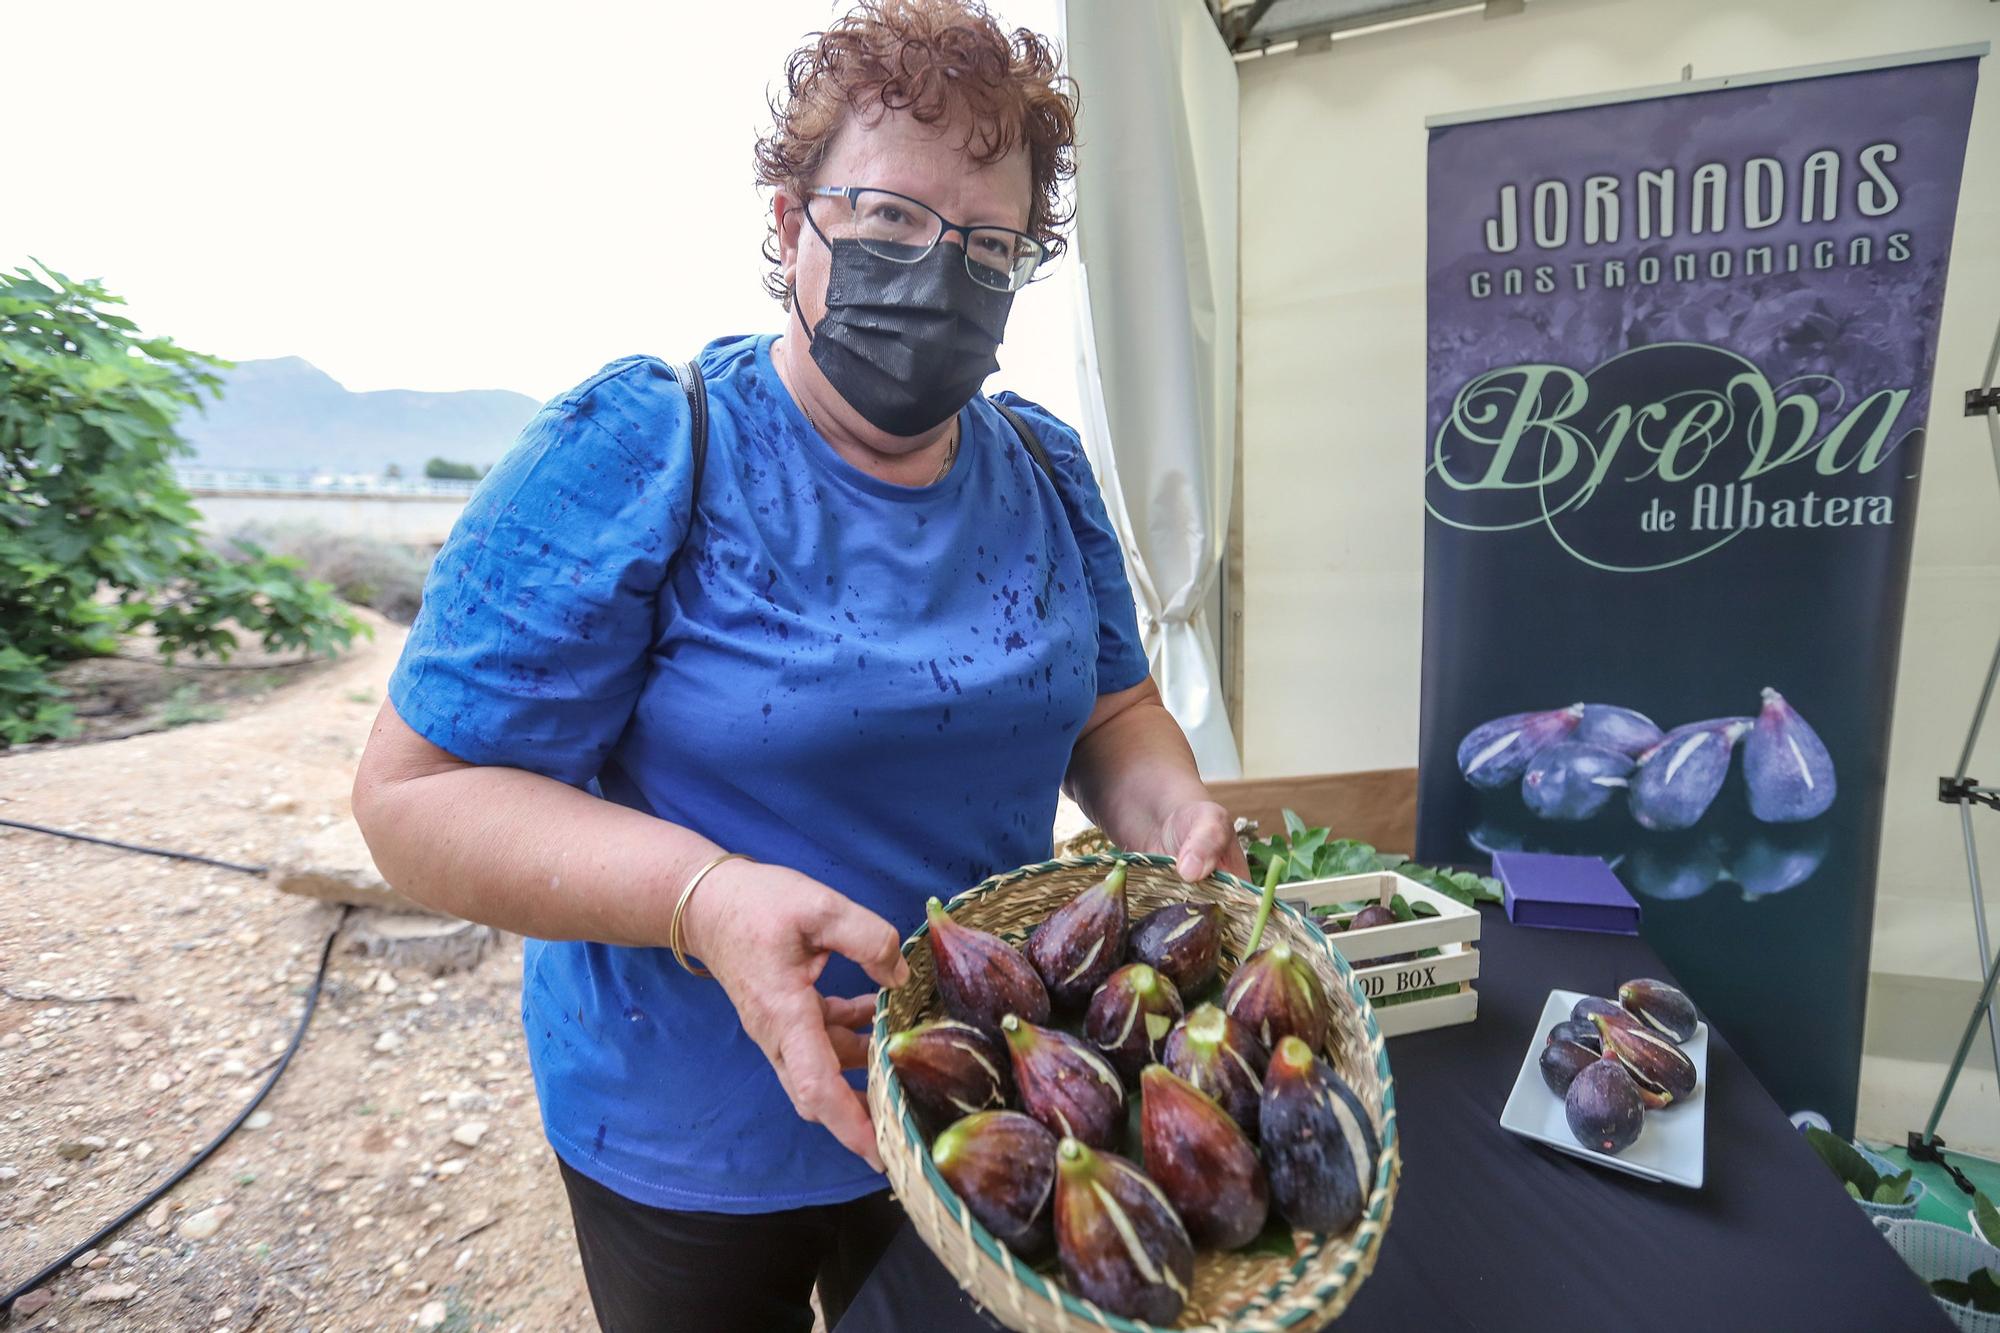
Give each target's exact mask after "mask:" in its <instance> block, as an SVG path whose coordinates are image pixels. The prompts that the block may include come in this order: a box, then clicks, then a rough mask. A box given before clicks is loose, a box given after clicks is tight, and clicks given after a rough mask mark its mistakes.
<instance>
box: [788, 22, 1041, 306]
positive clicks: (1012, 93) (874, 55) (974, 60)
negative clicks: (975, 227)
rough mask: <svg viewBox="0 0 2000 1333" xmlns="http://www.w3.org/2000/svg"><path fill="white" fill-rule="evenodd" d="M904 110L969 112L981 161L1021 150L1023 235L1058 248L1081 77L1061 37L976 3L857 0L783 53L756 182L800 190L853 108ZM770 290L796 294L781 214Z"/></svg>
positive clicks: (948, 114)
mask: <svg viewBox="0 0 2000 1333" xmlns="http://www.w3.org/2000/svg"><path fill="white" fill-rule="evenodd" d="M877 108H880V109H883V110H891V111H903V112H907V113H908V114H909V115H911V116H913V117H914V118H915V119H916V120H918V121H919V122H921V123H922V124H926V125H938V124H946V123H950V122H951V121H953V120H957V119H965V120H969V121H970V122H971V124H972V127H973V131H972V139H971V141H970V142H969V143H968V144H967V149H968V151H969V152H970V153H971V155H972V159H973V161H975V162H978V163H982V164H984V163H989V162H995V161H998V160H999V159H1000V158H1002V157H1005V156H1006V155H1007V154H1008V153H1010V152H1012V151H1013V150H1014V149H1015V148H1016V147H1025V148H1026V149H1027V153H1028V166H1029V171H1030V175H1031V179H1032V180H1033V182H1034V185H1033V193H1032V199H1031V201H1030V205H1029V211H1028V232H1029V234H1030V235H1032V236H1033V237H1034V238H1035V239H1036V240H1038V241H1040V242H1041V243H1042V244H1043V245H1045V246H1047V247H1048V253H1049V256H1050V257H1051V258H1053V257H1054V256H1056V255H1059V254H1061V253H1062V251H1063V248H1064V233H1065V229H1066V228H1067V227H1068V225H1069V223H1070V220H1071V215H1072V212H1073V210H1071V209H1068V208H1066V207H1065V205H1064V202H1063V196H1062V185H1063V183H1064V182H1065V181H1068V180H1069V179H1070V178H1071V177H1072V176H1074V175H1075V174H1076V151H1075V150H1076V111H1077V98H1076V84H1075V81H1074V80H1072V79H1071V78H1070V77H1069V76H1068V75H1066V74H1063V73H1061V55H1060V53H1059V52H1058V50H1057V48H1056V46H1055V44H1054V43H1052V42H1050V41H1049V40H1048V39H1047V38H1045V37H1042V36H1040V35H1039V34H1037V33H1034V32H1031V31H1030V30H1028V29H1027V28H1017V29H1015V30H1014V32H1013V34H1012V35H1011V36H1010V35H1008V34H1007V33H1005V32H1003V31H1002V30H1001V28H1000V25H999V23H997V22H996V21H995V20H994V18H993V16H992V15H991V14H989V13H988V12H987V10H986V6H985V5H984V4H983V3H981V0H862V2H861V3H860V4H857V5H856V6H855V7H854V8H853V9H852V10H851V11H849V12H848V13H847V14H845V15H843V16H842V17H841V18H840V19H839V20H838V21H836V22H835V23H833V24H832V25H831V26H829V27H828V28H827V30H826V31H824V32H818V33H814V34H812V40H811V41H809V42H807V44H806V45H804V46H801V47H800V48H799V49H798V50H796V51H794V52H792V54H791V58H790V59H788V60H787V61H786V62H785V90H784V92H783V94H782V95H780V96H775V97H773V98H772V99H771V118H772V121H773V125H772V127H771V132H770V133H769V134H766V135H765V136H763V137H762V138H760V139H758V140H757V150H756V163H757V182H758V184H760V185H766V186H769V187H771V188H773V189H782V190H788V191H790V192H791V193H792V194H794V195H795V196H802V195H803V194H804V192H805V190H806V189H808V188H810V187H811V185H812V184H813V177H814V175H815V174H816V173H817V172H818V171H819V168H820V165H821V163H822V162H823V161H824V160H825V158H826V153H827V148H828V146H829V145H830V144H831V143H832V142H833V137H834V134H835V133H836V132H837V131H838V130H839V129H840V127H841V125H842V123H843V122H844V120H845V118H846V117H847V115H848V114H849V113H860V114H864V115H865V114H869V113H871V112H872V111H874V110H875V109H877ZM764 257H765V258H766V259H768V260H770V261H771V264H772V271H771V272H770V273H769V274H767V275H766V276H765V278H764V287H765V289H766V290H767V291H769V292H770V293H771V295H772V296H774V297H776V298H777V299H778V300H779V301H781V302H785V301H788V300H789V296H788V293H787V291H786V287H785V280H784V278H783V276H782V275H781V274H780V273H779V272H778V265H779V263H780V262H781V261H780V258H779V250H778V233H777V226H776V224H775V222H774V223H773V224H772V228H771V235H770V237H769V238H768V239H767V240H766V241H765V242H764Z"/></svg>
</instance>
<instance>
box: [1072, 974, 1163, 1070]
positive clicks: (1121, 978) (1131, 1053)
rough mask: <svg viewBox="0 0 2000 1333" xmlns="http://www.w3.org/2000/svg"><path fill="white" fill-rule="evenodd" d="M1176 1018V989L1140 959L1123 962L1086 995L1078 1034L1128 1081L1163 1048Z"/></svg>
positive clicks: (1158, 1056) (1159, 1054)
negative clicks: (1085, 1011)
mask: <svg viewBox="0 0 2000 1333" xmlns="http://www.w3.org/2000/svg"><path fill="white" fill-rule="evenodd" d="M1180 1018H1181V993H1180V992H1179V991H1178V990H1176V989H1175V988H1174V985H1173V983H1172V982H1170V981H1168V980H1167V979H1166V978H1165V977H1163V976H1161V975H1160V974H1159V973H1158V972H1156V971H1154V970H1153V969H1152V968H1151V967H1148V966H1147V965H1146V964H1144V963H1127V964H1126V965H1125V966H1123V967H1121V968H1119V969H1118V970H1117V971H1116V972H1113V973H1112V974H1111V975H1110V976H1109V977H1107V978H1106V979H1105V982H1104V984H1103V985H1102V986H1099V987H1098V988H1097V994H1095V995H1093V996H1091V997H1090V1009H1089V1011H1088V1012H1087V1013H1086V1014H1085V1015H1084V1020H1083V1036H1084V1040H1086V1041H1088V1042H1089V1043H1090V1044H1091V1045H1092V1046H1095V1047H1096V1048H1097V1049H1098V1050H1100V1051H1102V1052H1104V1058H1105V1059H1107V1060H1109V1061H1110V1062H1111V1067H1112V1068H1113V1069H1116V1070H1117V1071H1118V1076H1119V1077H1120V1078H1122V1079H1124V1080H1125V1082H1126V1083H1127V1084H1132V1083H1137V1082H1138V1081H1139V1071H1140V1070H1142V1069H1144V1068H1145V1067H1146V1066H1147V1065H1149V1064H1152V1063H1153V1062H1154V1061H1155V1060H1158V1059H1159V1058H1160V1056H1161V1054H1162V1053H1163V1052H1164V1051H1165V1050H1166V1049H1167V1034H1168V1033H1169V1032H1172V1031H1173V1029H1174V1024H1175V1023H1178V1022H1179V1021H1180Z"/></svg>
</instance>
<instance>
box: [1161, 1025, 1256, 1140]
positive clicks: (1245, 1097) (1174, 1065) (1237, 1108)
mask: <svg viewBox="0 0 2000 1333" xmlns="http://www.w3.org/2000/svg"><path fill="white" fill-rule="evenodd" d="M1270 1058H1271V1057H1270V1052H1269V1051H1267V1050H1265V1049H1264V1045H1263V1043H1262V1042H1260V1041H1258V1040H1257V1034H1256V1033H1254V1032H1252V1031H1251V1030H1250V1029H1249V1028H1247V1027H1245V1026H1244V1025H1243V1024H1241V1023H1239V1022H1237V1021H1236V1020H1235V1019H1233V1018H1231V1017H1230V1016H1229V1015H1228V1014H1225V1013H1223V1012H1222V1010H1220V1009H1218V1008H1216V1007H1215V1006H1214V1005H1212V1004H1200V1005H1196V1006H1195V1008H1194V1011H1193V1012H1192V1013H1190V1014H1189V1015H1188V1016H1187V1017H1186V1018H1183V1019H1182V1020H1181V1021H1180V1023H1179V1025H1178V1026H1176V1027H1175V1028H1174V1030H1173V1031H1172V1032H1170V1033H1168V1034H1167V1050H1166V1058H1165V1060H1164V1061H1163V1063H1164V1064H1165V1065H1166V1066H1167V1068H1168V1069H1171V1070H1173V1072H1174V1073H1176V1074H1178V1075H1180V1076H1181V1077H1182V1078H1184V1079H1186V1080H1187V1081H1188V1082H1189V1083H1191V1084H1193V1085H1194V1086H1195V1087H1197V1088H1199V1089H1201V1091H1203V1092H1205V1093H1207V1094H1208V1095H1209V1096H1210V1097H1212V1098H1214V1099H1215V1101H1216V1104H1217V1105H1219V1106H1221V1107H1222V1109H1223V1110H1225V1111H1227V1112H1228V1113H1229V1118H1230V1119H1232V1120H1234V1121H1235V1122H1236V1123H1237V1124H1239V1125H1241V1126H1242V1127H1243V1132H1244V1133H1245V1134H1248V1135H1250V1136H1251V1137H1253V1138H1254V1137H1255V1136H1256V1134H1257V1107H1258V1103H1259V1102H1260V1101H1261V1099H1262V1098H1263V1095H1264V1066H1265V1064H1266V1063H1268V1062H1269V1060H1270Z"/></svg>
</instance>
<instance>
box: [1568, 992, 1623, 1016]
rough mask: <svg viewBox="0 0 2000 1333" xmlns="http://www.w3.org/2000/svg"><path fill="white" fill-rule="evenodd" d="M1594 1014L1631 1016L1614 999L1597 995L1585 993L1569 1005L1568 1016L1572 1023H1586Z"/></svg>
mask: <svg viewBox="0 0 2000 1333" xmlns="http://www.w3.org/2000/svg"><path fill="white" fill-rule="evenodd" d="M1595 1014H1604V1015H1606V1016H1608V1017H1611V1018H1625V1019H1629V1018H1631V1017H1632V1015H1630V1014H1628V1013H1626V1012H1625V1010H1624V1007H1623V1006H1621V1005H1620V1004H1619V1003H1618V1002H1617V1001H1616V1000H1607V999H1605V998H1603V997H1602V996H1599V995H1586V996H1584V997H1583V998H1582V999H1580V1000H1578V1001H1577V1002H1576V1003H1575V1004H1573V1005H1571V1006H1570V1007H1569V1017H1570V1021H1571V1022H1573V1023H1588V1022H1589V1021H1590V1020H1591V1017H1592V1016H1593V1015H1595Z"/></svg>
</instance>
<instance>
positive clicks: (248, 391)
mask: <svg viewBox="0 0 2000 1333" xmlns="http://www.w3.org/2000/svg"><path fill="white" fill-rule="evenodd" d="M223 379H224V381H225V388H224V391H223V396H222V401H221V402H215V401H213V400H208V399H204V405H205V406H206V408H207V411H206V412H186V413H183V414H182V416H181V419H180V423H179V424H180V432H181V434H182V435H183V436H184V437H185V438H186V439H187V440H188V442H189V443H190V444H192V445H194V448H195V456H194V457H193V458H192V459H189V460H188V461H189V462H193V463H198V464H200V465H201V466H203V467H229V468H275V469H280V470H284V471H302V470H307V469H313V470H324V471H329V472H367V473H380V472H382V471H383V470H384V469H385V468H386V467H387V466H388V465H389V464H391V463H394V464H397V465H399V466H400V467H401V468H402V470H403V475H405V476H407V477H420V476H422V475H423V470H424V463H425V461H426V460H428V459H430V458H433V457H437V458H448V459H451V460H453V461H454V462H461V463H478V464H481V465H482V466H483V465H485V464H488V463H491V462H493V461H494V460H495V459H497V458H499V457H500V455H501V454H503V453H505V452H506V451H507V447H508V446H509V445H511V444H513V443H514V437H515V436H516V435H518V434H520V431H521V427H523V426H525V425H526V424H527V423H528V420H529V418H531V417H532V416H534V415H535V413H536V411H537V410H539V408H540V407H541V404H540V403H538V402H536V401H535V400H534V399H532V398H530V397H528V396H527V395H526V394H522V393H514V392H512V391H511V390H508V389H468V390H463V391H460V392H457V393H420V392H417V391H415V390H412V389H376V390H373V391H370V392H368V393H353V392H351V391H349V390H348V389H346V388H345V387H343V386H342V385H341V383H340V382H339V381H338V380H336V379H334V378H333V376H331V375H329V374H327V373H326V372H325V371H323V370H321V369H320V368H319V367H317V366H315V365H313V364H312V363H311V362H310V361H306V360H304V359H302V358H300V357H296V356H281V357H277V358H274V359H272V360H268V361H239V362H237V363H236V366H235V368H234V369H232V370H228V371H225V372H223Z"/></svg>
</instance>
